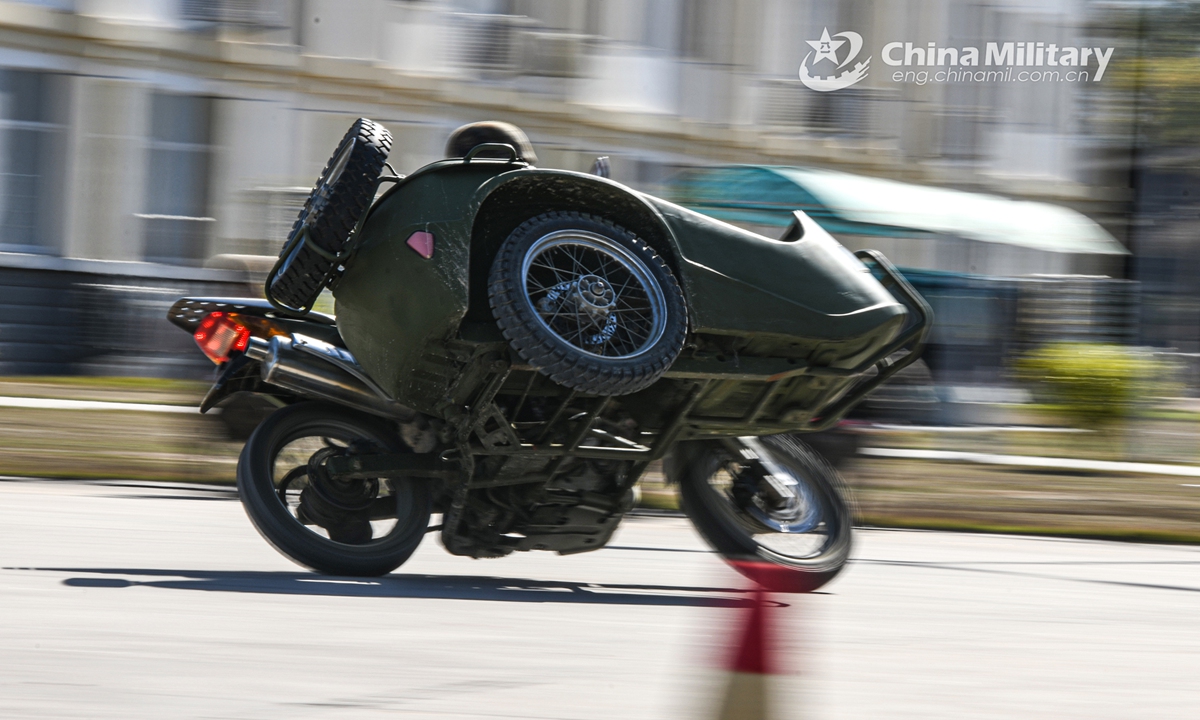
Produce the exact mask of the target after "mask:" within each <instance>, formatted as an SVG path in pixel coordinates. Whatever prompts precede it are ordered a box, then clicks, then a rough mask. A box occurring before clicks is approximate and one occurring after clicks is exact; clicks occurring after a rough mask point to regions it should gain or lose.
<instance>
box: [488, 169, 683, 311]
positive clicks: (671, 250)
mask: <svg viewBox="0 0 1200 720" xmlns="http://www.w3.org/2000/svg"><path fill="white" fill-rule="evenodd" d="M475 207H476V210H475V215H474V219H473V221H472V230H471V268H470V298H471V299H470V309H469V312H468V318H469V319H472V320H476V321H480V322H482V321H490V320H491V319H492V313H491V309H490V308H489V306H488V299H487V278H488V273H489V272H490V270H491V266H492V260H493V259H494V258H495V257H496V253H497V252H498V251H499V249H500V245H501V244H502V243H503V242H504V240H505V238H507V237H508V236H509V234H510V233H512V231H513V230H515V229H516V228H517V226H518V225H520V224H521V223H523V222H525V221H526V220H528V219H529V218H531V217H534V216H536V215H540V214H542V213H545V212H553V211H570V212H580V213H587V214H590V215H596V216H598V217H602V218H604V219H606V220H610V221H612V222H614V223H616V224H618V225H620V226H622V227H624V228H625V229H627V230H629V231H630V232H632V233H634V234H635V235H637V236H638V237H639V238H641V239H642V240H644V241H645V242H646V243H647V244H648V245H650V247H652V248H654V251H655V252H656V253H658V255H659V256H660V257H662V258H663V259H664V260H665V261H666V262H667V264H668V265H669V266H670V267H671V269H672V270H673V271H674V272H675V275H676V277H678V278H679V279H680V282H681V283H683V284H684V294H685V296H686V295H688V288H687V286H686V280H685V277H684V276H682V275H681V273H680V270H681V268H680V259H681V256H680V253H679V248H678V244H677V243H676V241H675V237H674V235H673V234H672V232H671V229H670V227H668V225H667V223H666V222H665V221H664V220H663V217H662V215H661V214H659V212H658V211H657V210H656V209H655V208H654V206H653V205H652V204H650V203H649V202H648V201H647V200H646V199H645V197H644V196H643V195H642V194H641V193H638V192H635V191H633V190H631V189H629V188H627V187H625V186H624V185H621V184H620V183H616V182H613V181H612V180H608V179H605V178H601V177H598V176H595V175H585V174H583V173H576V172H570V171H567V170H541V169H536V168H530V169H528V170H521V171H518V172H512V173H506V174H504V175H500V176H498V177H495V178H493V179H492V180H490V181H488V182H486V183H484V184H483V185H482V186H480V188H479V191H478V192H477V193H476V196H475ZM690 309H691V308H690V307H689V310H690Z"/></svg>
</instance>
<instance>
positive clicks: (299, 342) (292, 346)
mask: <svg viewBox="0 0 1200 720" xmlns="http://www.w3.org/2000/svg"><path fill="white" fill-rule="evenodd" d="M246 356H247V357H249V358H250V359H252V360H257V361H258V362H259V363H261V372H262V379H263V382H265V383H270V384H271V385H277V386H279V387H281V388H283V389H285V390H290V391H292V392H294V393H298V394H300V395H308V396H315V397H319V398H321V399H324V400H329V401H332V402H335V403H338V404H341V405H346V406H349V407H352V408H355V409H358V410H362V411H363V412H368V413H371V414H372V415H380V416H382V417H386V418H392V419H395V420H399V421H401V422H408V421H410V420H412V419H413V418H415V417H416V415H417V413H416V411H414V410H413V409H411V408H409V407H406V406H404V405H401V404H400V403H398V402H396V401H395V400H392V399H391V398H390V397H388V395H387V393H386V392H384V391H383V389H382V388H380V387H379V386H378V385H376V384H375V382H374V381H372V380H371V378H370V377H369V376H368V375H367V374H366V373H365V372H364V371H363V370H362V368H361V367H360V366H359V364H358V362H357V361H356V360H355V359H354V356H353V355H351V354H350V353H349V352H347V351H346V350H343V349H342V348H339V347H337V346H334V345H330V344H329V343H326V342H322V341H320V340H317V339H315V338H310V337H307V336H305V335H294V336H293V337H290V338H289V337H285V336H283V335H276V336H275V337H273V338H271V339H270V341H267V340H263V339H262V338H250V344H249V345H248V346H247V347H246Z"/></svg>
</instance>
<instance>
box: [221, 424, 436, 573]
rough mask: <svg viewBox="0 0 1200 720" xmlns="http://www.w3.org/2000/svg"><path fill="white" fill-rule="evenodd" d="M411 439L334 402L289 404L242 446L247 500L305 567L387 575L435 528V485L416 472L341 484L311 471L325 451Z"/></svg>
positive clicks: (240, 477) (268, 534)
mask: <svg viewBox="0 0 1200 720" xmlns="http://www.w3.org/2000/svg"><path fill="white" fill-rule="evenodd" d="M401 447H402V446H401V445H400V443H399V441H398V440H397V439H396V432H395V431H394V430H392V429H391V428H390V427H388V425H387V424H385V423H384V422H382V421H380V420H378V419H376V418H372V417H367V416H364V415H360V414H358V413H355V412H351V411H349V410H346V409H344V408H341V407H338V406H336V405H328V404H325V403H316V402H306V403H300V404H297V405H291V406H288V407H286V408H283V409H282V410H278V411H276V412H275V413H274V414H273V415H271V416H270V417H268V418H267V419H266V420H264V421H263V422H262V424H261V425H259V426H258V428H257V429H256V430H255V431H254V434H253V435H251V436H250V441H249V442H247V443H246V447H245V448H244V449H243V450H242V454H241V457H240V458H239V459H238V467H237V484H238V493H239V494H240V495H241V499H242V506H243V507H244V508H245V510H246V514H247V515H249V516H250V521H251V523H253V524H254V527H255V528H256V529H257V530H258V531H259V533H260V534H261V535H262V536H263V538H265V539H266V541H267V542H268V543H270V544H271V545H272V546H274V548H275V549H276V550H278V551H279V552H281V553H282V554H284V555H285V556H287V557H288V558H290V559H292V560H293V561H295V562H296V563H298V564H300V565H303V566H304V567H307V568H310V569H312V570H316V571H317V572H321V573H326V574H329V575H358V576H375V575H385V574H387V573H389V572H391V571H392V570H395V569H396V568H397V567H399V566H400V565H401V564H402V563H403V562H404V561H405V560H407V559H408V558H409V556H411V555H412V554H413V552H414V551H415V550H416V549H417V545H419V544H420V542H421V538H423V537H424V536H425V532H426V530H427V529H428V525H429V516H430V493H429V489H428V486H427V485H426V484H425V483H424V482H422V481H420V480H413V479H396V478H383V479H368V480H359V481H347V482H340V483H339V481H337V480H330V479H328V478H325V479H324V480H323V481H322V480H321V479H319V478H318V479H316V480H314V479H313V478H312V477H309V475H310V473H313V472H315V471H314V470H313V469H312V468H313V462H312V461H313V459H314V458H317V457H318V456H319V454H320V453H325V454H326V455H327V454H329V453H331V452H332V453H338V452H346V453H349V454H353V453H355V452H400V451H401V449H400V448H401ZM324 456H325V455H320V457H324ZM317 468H318V470H319V464H318V466H317ZM321 482H324V484H323V485H318V483H321ZM306 493H308V495H306ZM318 501H319V502H320V503H322V504H319V505H318V504H317V502H318ZM331 502H332V503H333V505H332V506H331V504H330V503H331ZM314 518H315V519H314Z"/></svg>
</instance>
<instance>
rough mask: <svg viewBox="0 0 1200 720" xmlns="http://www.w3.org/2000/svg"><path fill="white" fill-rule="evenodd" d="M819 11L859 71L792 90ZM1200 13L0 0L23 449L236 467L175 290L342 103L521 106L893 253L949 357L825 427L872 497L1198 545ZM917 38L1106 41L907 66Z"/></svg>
mask: <svg viewBox="0 0 1200 720" xmlns="http://www.w3.org/2000/svg"><path fill="white" fill-rule="evenodd" d="M826 29H828V31H829V32H830V33H837V32H842V31H853V32H857V33H859V34H861V35H862V36H863V38H864V39H865V44H864V50H863V55H864V56H866V55H872V56H874V57H873V60H872V67H871V73H870V75H869V76H868V77H867V78H866V80H864V81H863V82H861V83H858V84H856V85H854V86H852V87H849V88H845V89H843V90H839V91H836V92H829V93H822V92H814V91H812V90H810V89H808V88H806V87H805V86H804V85H802V83H801V81H800V79H799V76H798V69H799V67H800V64H801V62H802V61H803V60H804V58H805V56H806V55H807V54H808V53H809V52H810V51H811V50H812V46H811V45H810V44H809V43H808V42H807V41H810V40H817V39H818V38H820V37H821V35H822V32H823V30H826ZM1197 37H1200V4H1197V3H1192V2H1141V3H1138V2H1094V1H1090V0H1053V1H1050V2H1033V1H1032V0H1029V1H1027V2H1023V1H1021V0H1008V1H994V2H971V1H965V0H964V1H957V0H942V1H932V2H931V1H920V2H918V1H916V0H913V1H910V2H902V1H888V2H884V1H882V0H881V1H872V0H843V1H839V0H815V1H813V2H794V1H791V0H27V1H25V2H12V1H9V2H0V373H2V374H3V376H4V377H3V379H2V380H0V396H3V397H2V398H0V405H6V408H5V409H4V410H3V411H2V412H0V418H3V419H0V440H3V442H0V445H3V447H2V448H0V473H10V474H36V475H62V476H72V477H79V476H107V477H153V478H187V479H206V480H212V479H228V477H230V476H231V474H232V473H231V469H232V465H233V462H234V461H235V458H236V449H237V445H236V444H235V442H234V441H233V440H232V438H234V437H236V436H237V434H238V431H239V428H236V427H231V425H236V423H231V422H229V421H230V419H231V417H232V415H229V416H228V417H226V422H224V423H222V422H221V420H220V418H219V417H218V418H201V417H199V416H195V415H193V414H191V413H189V412H186V411H187V410H188V408H190V407H194V406H195V404H196V403H197V402H198V397H199V395H200V394H201V393H202V392H203V389H204V384H203V380H204V379H206V378H207V377H209V375H210V374H211V370H212V368H211V366H210V365H206V362H207V361H206V360H204V358H203V356H202V355H201V354H200V353H199V352H196V350H195V348H194V346H193V344H192V343H191V340H190V339H189V338H188V337H187V336H186V335H185V334H183V333H180V332H178V331H177V330H176V329H174V328H173V327H171V326H169V325H168V324H167V323H166V321H165V319H164V314H165V311H166V309H167V307H168V306H169V305H170V303H171V302H173V301H174V300H175V299H176V298H177V297H178V296H180V295H182V294H208V295H244V294H259V293H260V292H261V291H260V287H261V280H262V277H263V274H264V273H265V271H266V270H267V269H268V268H269V266H270V264H271V260H272V256H274V255H275V254H276V253H277V252H278V248H279V247H280V246H281V244H282V241H283V238H284V237H285V236H286V233H287V231H288V229H289V228H290V226H291V223H292V222H293V219H294V217H295V214H296V211H297V210H298V208H299V206H300V205H301V204H302V202H303V200H304V198H305V197H306V196H307V194H308V192H309V189H310V187H311V184H312V182H313V180H314V178H316V176H317V175H318V173H319V172H320V170H321V168H322V166H323V165H324V163H325V161H326V159H327V158H328V155H329V153H330V152H331V151H332V148H333V146H334V144H335V143H336V142H337V140H338V139H339V138H340V137H341V135H342V133H343V132H344V131H345V129H346V128H347V127H348V126H349V124H350V122H352V120H353V118H356V117H359V116H367V117H371V118H373V119H376V120H379V121H382V122H384V123H385V124H386V125H387V126H388V128H389V129H390V130H391V131H392V133H393V134H394V136H395V138H396V149H395V150H394V152H393V155H392V164H393V165H394V166H395V167H396V169H397V170H398V171H400V172H411V171H412V170H414V169H416V168H417V167H419V166H421V165H423V164H425V163H427V162H430V161H433V160H435V159H438V158H440V157H441V155H442V150H443V147H444V143H445V140H446V137H447V135H448V134H449V133H450V131H451V130H452V129H453V128H455V127H456V126H458V125H460V124H462V123H465V122H470V121H475V120H483V119H497V120H504V121H509V122H513V123H515V124H517V125H519V126H521V127H522V128H524V129H525V130H526V131H527V132H528V133H529V135H530V136H531V138H532V140H533V142H534V145H535V147H536V149H537V152H538V155H539V158H540V164H541V165H543V166H548V167H563V168H568V169H574V170H580V171H586V170H587V169H588V168H589V167H590V166H591V165H592V162H593V160H594V159H595V158H596V157H597V156H599V155H607V156H610V157H611V158H612V168H613V178H614V179H616V180H618V181H621V182H624V183H627V184H629V185H631V186H633V187H635V188H638V189H641V190H645V191H647V192H651V193H655V194H660V195H663V196H666V197H668V198H672V199H674V200H676V201H678V202H681V203H683V204H686V205H688V206H690V207H693V208H695V209H697V210H699V211H701V212H706V213H709V214H712V215H714V216H716V217H719V218H721V219H724V220H728V221H730V222H735V223H738V224H741V225H744V226H746V227H750V228H753V229H756V230H759V231H761V232H764V233H767V234H772V233H778V232H780V231H782V229H783V227H784V226H785V225H786V223H787V221H788V214H789V213H790V212H791V210H793V209H804V210H806V211H808V212H809V213H810V214H811V215H813V216H814V217H815V218H817V219H818V220H819V221H820V222H821V223H822V224H824V225H825V226H826V227H827V228H828V229H829V230H830V231H831V232H833V233H834V234H835V236H837V237H838V238H839V239H840V240H842V241H843V242H844V243H845V244H846V245H847V246H849V247H851V248H852V249H857V248H860V247H874V248H878V249H880V250H883V251H884V252H885V253H886V254H888V255H889V257H891V258H892V259H893V260H894V261H895V262H896V263H897V264H899V265H901V266H902V267H903V268H904V269H905V270H906V272H907V273H908V275H909V276H910V278H912V280H913V281H914V284H916V285H917V286H918V288H919V289H920V290H921V291H922V292H923V293H924V294H925V295H926V296H927V297H928V298H929V299H930V301H931V303H932V304H933V306H934V308H935V311H936V312H937V316H938V323H937V326H936V330H935V332H934V334H933V337H932V339H931V343H930V345H929V347H928V349H927V352H926V354H925V358H924V360H925V362H924V364H923V365H922V366H920V367H918V369H917V370H916V371H914V372H913V373H910V374H909V376H908V377H906V378H904V379H903V380H902V381H901V382H899V383H896V384H895V386H894V387H892V388H891V389H890V390H888V391H887V392H884V393H882V394H881V396H880V397H879V398H878V399H876V400H875V401H874V402H873V403H871V404H869V405H868V406H867V407H865V408H864V409H863V410H862V411H861V412H860V413H859V416H858V419H857V421H855V422H852V423H850V424H848V425H847V426H846V427H844V428H843V429H842V430H841V431H839V433H838V434H836V437H834V438H832V439H826V440H825V441H824V445H823V446H822V447H824V448H825V449H826V450H827V452H829V453H830V454H831V455H832V456H835V458H836V459H837V460H838V461H839V462H841V463H842V464H843V469H844V471H845V472H846V474H847V476H848V477H849V478H850V480H851V482H852V483H853V484H854V486H855V487H856V489H857V491H858V495H859V501H860V505H861V509H862V512H863V515H864V518H866V519H867V520H868V521H872V522H879V523H886V524H908V525H919V526H930V527H960V526H961V527H982V528H994V529H1006V528H1016V529H1025V530H1035V531H1042V532H1067V533H1077V534H1093V535H1101V536H1119V537H1153V538H1158V539H1197V538H1200V522H1198V521H1197V520H1196V518H1197V517H1198V516H1197V514H1196V513H1197V510H1198V509H1200V489H1197V488H1196V487H1195V486H1194V483H1195V482H1197V481H1195V480H1193V481H1188V479H1187V478H1188V477H1189V475H1188V473H1190V472H1191V469H1190V468H1187V467H1185V468H1183V469H1182V470H1172V469H1171V468H1167V469H1166V470H1165V471H1164V470H1163V469H1162V468H1161V467H1157V466H1155V465H1149V464H1147V463H1152V464H1158V465H1161V464H1164V463H1166V464H1174V465H1180V464H1183V465H1187V464H1191V463H1195V462H1197V461H1200V453H1198V452H1197V451H1198V450H1200V448H1198V447H1197V445H1196V442H1195V438H1196V432H1195V430H1196V428H1197V425H1196V423H1197V421H1200V401H1197V400H1195V398H1196V397H1197V395H1198V393H1200V284H1198V283H1197V282H1196V281H1195V278H1196V277H1197V273H1198V270H1200V212H1198V210H1200V131H1198V130H1197V128H1198V127H1200V125H1197V123H1196V122H1195V120H1194V114H1195V112H1196V111H1197V109H1200V108H1198V105H1197V103H1198V102H1200V101H1198V100H1197V98H1198V97H1200V94H1198V93H1197V90H1200V52H1198V51H1197V41H1196V39H1197ZM892 41H899V42H911V43H912V44H913V45H914V46H917V47H923V46H926V45H928V44H929V43H935V44H936V46H937V47H955V48H961V47H966V46H977V47H979V48H981V50H982V48H983V47H984V46H985V45H986V43H988V42H999V43H1004V42H1037V43H1044V44H1045V45H1047V46H1048V45H1049V44H1050V43H1054V44H1056V45H1057V46H1059V47H1094V48H1109V47H1111V48H1114V52H1113V55H1112V57H1111V60H1110V61H1109V64H1108V67H1107V70H1106V72H1105V74H1104V76H1103V78H1102V80H1100V81H1095V80H1094V79H1092V78H1089V79H1088V80H1087V81H1082V82H1065V81H1056V82H999V81H990V82H989V81H984V82H925V83H917V82H896V81H894V80H893V79H892V77H891V73H892V68H890V67H888V66H887V65H885V64H884V62H883V59H882V58H881V57H880V56H879V48H881V47H882V46H883V45H884V43H886V42H892ZM902 69H903V68H902ZM1090 70H1091V72H1093V73H1094V72H1095V70H1096V68H1095V65H1094V61H1093V66H1092V68H1090ZM14 398H16V399H17V400H14ZM21 398H26V399H27V398H41V399H43V400H61V401H64V402H61V403H59V404H58V405H55V404H54V403H51V402H42V403H40V404H39V403H31V402H25V401H23V400H20V399H21ZM95 400H102V401H106V402H115V403H129V402H133V403H150V404H163V405H169V406H179V407H180V409H179V411H178V412H175V411H165V412H142V411H138V410H136V409H134V408H133V406H130V408H129V409H120V408H114V407H112V406H108V405H104V406H95V407H91V408H87V407H85V406H84V405H79V404H78V401H85V402H87V401H95ZM66 401H70V402H66ZM71 402H75V403H76V404H75V405H72V404H71ZM227 415H228V414H227ZM241 430H244V428H241ZM968 451H969V452H970V453H976V455H978V454H979V453H980V452H983V453H984V454H986V455H987V457H982V456H968V455H964V453H967V452H968ZM1014 456H1015V457H1034V458H1051V459H1052V460H1053V461H1050V460H1047V461H1046V462H1041V461H1036V460H1035V461H1032V462H1025V465H1023V466H1013V465H1012V464H1011V463H1012V461H1011V460H1004V458H1012V457H1014ZM997 458H1000V459H999V460H997ZM1063 459H1067V460H1072V461H1073V462H1074V464H1072V463H1070V462H1068V463H1066V464H1064V463H1063V462H1059V461H1061V460H1063ZM1122 462H1136V463H1141V464H1140V465H1137V466H1132V465H1131V466H1126V465H1119V464H1117V465H1114V464H1113V463H1122ZM998 463H999V464H998ZM1004 463H1008V464H1004ZM1039 463H1040V464H1039ZM1080 463H1083V464H1082V465H1081V464H1080ZM1105 463H1107V464H1105ZM1014 467H1015V469H1014ZM1156 467H1157V469H1156ZM1181 473H1182V474H1181ZM1189 486H1191V487H1189ZM669 494H670V493H669V492H667V491H663V492H661V493H660V495H661V496H662V497H659V499H658V501H660V502H663V503H668V504H669V502H670V497H669ZM647 497H655V494H654V493H653V492H651V493H648V495H647Z"/></svg>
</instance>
